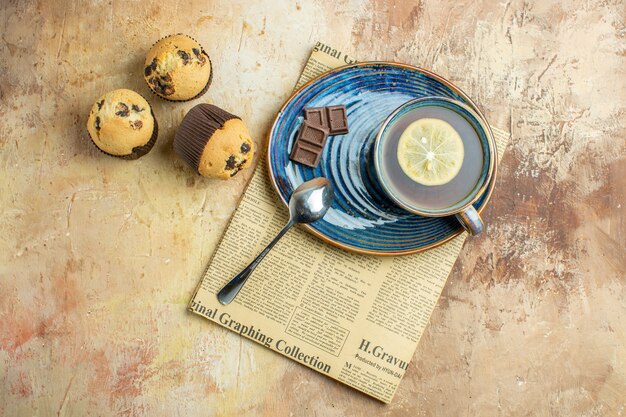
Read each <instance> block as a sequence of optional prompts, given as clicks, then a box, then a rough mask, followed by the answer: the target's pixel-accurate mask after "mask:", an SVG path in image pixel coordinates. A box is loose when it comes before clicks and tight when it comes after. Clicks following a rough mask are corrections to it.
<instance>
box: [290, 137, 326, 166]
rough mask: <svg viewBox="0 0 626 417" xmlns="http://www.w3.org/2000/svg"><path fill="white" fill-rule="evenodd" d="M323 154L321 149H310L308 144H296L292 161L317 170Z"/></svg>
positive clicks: (292, 153)
mask: <svg viewBox="0 0 626 417" xmlns="http://www.w3.org/2000/svg"><path fill="white" fill-rule="evenodd" d="M321 157H322V152H320V150H319V148H314V147H309V146H307V145H306V144H302V143H298V142H296V143H295V144H294V146H293V151H291V156H290V157H289V159H291V160H292V161H294V162H298V163H299V164H302V165H306V166H308V167H311V168H315V167H316V166H317V164H319V163H320V159H321Z"/></svg>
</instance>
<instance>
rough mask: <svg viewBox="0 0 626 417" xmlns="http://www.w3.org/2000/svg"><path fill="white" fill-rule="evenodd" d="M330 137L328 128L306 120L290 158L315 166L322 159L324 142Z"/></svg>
mask: <svg viewBox="0 0 626 417" xmlns="http://www.w3.org/2000/svg"><path fill="white" fill-rule="evenodd" d="M327 138H328V129H324V128H323V127H320V126H316V125H314V124H311V123H309V122H308V121H306V120H305V121H304V122H303V123H302V125H301V126H300V130H299V131H298V136H297V137H296V141H295V143H294V144H293V149H292V150H291V155H290V156H289V159H291V160H292V161H294V162H298V163H300V164H303V165H306V166H309V167H312V168H315V167H316V166H317V164H318V163H319V161H320V158H321V156H322V152H323V150H324V144H325V143H326V139H327Z"/></svg>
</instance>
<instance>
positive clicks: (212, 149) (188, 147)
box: [174, 104, 254, 179]
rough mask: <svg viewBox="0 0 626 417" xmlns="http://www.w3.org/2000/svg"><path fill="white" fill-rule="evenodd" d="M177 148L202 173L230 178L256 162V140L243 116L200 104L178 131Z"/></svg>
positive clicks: (175, 147) (203, 174) (186, 117)
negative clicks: (253, 138) (254, 159)
mask: <svg viewBox="0 0 626 417" xmlns="http://www.w3.org/2000/svg"><path fill="white" fill-rule="evenodd" d="M174 150H175V151H176V153H177V154H178V155H179V156H180V157H181V158H182V159H183V160H184V161H185V162H187V163H188V164H189V165H190V166H191V167H192V168H193V169H195V170H196V171H197V172H198V173H199V174H200V175H202V176H204V177H209V178H221V179H228V178H231V177H233V176H234V175H235V174H237V173H238V172H239V171H240V170H242V169H244V168H248V167H249V166H250V165H251V164H252V159H253V157H254V142H253V141H252V138H250V134H249V133H248V129H247V128H246V125H245V124H244V123H243V121H242V120H241V119H240V118H239V117H237V116H235V115H233V114H230V113H228V112H227V111H225V110H222V109H220V108H219V107H217V106H213V105H211V104H198V105H197V106H195V107H193V108H192V109H191V110H189V112H188V113H187V114H186V115H185V118H184V119H183V121H182V122H181V124H180V127H179V128H178V130H177V131H176V137H175V138H174Z"/></svg>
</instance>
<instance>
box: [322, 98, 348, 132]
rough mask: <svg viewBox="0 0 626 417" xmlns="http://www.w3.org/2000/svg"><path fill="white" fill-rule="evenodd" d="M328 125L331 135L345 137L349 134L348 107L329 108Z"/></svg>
mask: <svg viewBox="0 0 626 417" xmlns="http://www.w3.org/2000/svg"><path fill="white" fill-rule="evenodd" d="M326 113H327V115H328V125H329V134H330V135H343V134H346V133H348V116H347V114H346V106H343V105H341V106H327V107H326Z"/></svg>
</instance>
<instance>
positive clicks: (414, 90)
mask: <svg viewBox="0 0 626 417" xmlns="http://www.w3.org/2000/svg"><path fill="white" fill-rule="evenodd" d="M427 96H440V97H449V98H452V99H456V100H459V101H461V102H464V103H466V104H467V105H469V106H470V107H471V108H472V109H473V110H475V111H476V112H477V113H478V114H479V115H480V114H481V113H480V111H479V110H478V108H477V107H476V106H475V104H474V103H472V101H471V100H470V99H469V98H468V97H467V96H466V95H465V94H464V93H463V92H462V91H461V90H459V89H458V88H457V87H455V86H454V85H452V84H451V83H450V82H449V81H446V80H445V79H443V78H441V77H439V76H437V75H435V74H433V73H430V72H428V71H425V70H423V69H420V68H417V67H412V66H409V65H404V64H396V63H389V62H363V63H359V64H355V65H350V66H347V67H342V68H338V69H336V70H333V71H330V72H327V73H325V74H324V75H322V76H320V77H319V78H316V79H315V80H312V81H311V82H309V83H308V84H305V85H304V86H302V87H301V88H300V89H299V90H298V91H296V92H295V93H294V94H293V95H292V96H291V98H290V99H289V100H287V102H286V103H285V105H284V106H283V108H282V109H281V110H280V112H279V113H278V115H277V116H276V119H275V120H274V124H273V126H272V129H271V130H270V132H269V139H268V153H267V159H268V161H267V162H268V167H269V175H270V179H271V182H272V184H273V185H274V187H275V188H276V190H277V191H278V195H279V196H280V198H281V200H282V201H283V203H284V204H285V205H287V201H288V200H289V196H290V195H291V193H292V192H293V190H294V189H295V188H296V187H297V186H298V185H300V184H301V183H302V182H304V181H306V180H309V179H311V178H314V177H320V176H323V177H326V178H328V179H329V180H330V182H331V183H332V184H333V185H334V187H335V200H334V202H333V205H332V207H331V208H330V210H329V211H328V213H327V214H326V215H325V216H324V218H323V219H322V220H319V221H317V222H315V223H313V224H311V225H307V226H305V227H306V228H307V229H308V230H309V231H311V232H312V233H313V234H315V235H316V236H318V237H320V238H322V239H323V240H325V241H326V242H328V243H330V244H332V245H335V246H338V247H340V248H343V249H346V250H349V251H353V252H358V253H363V254H371V255H405V254H410V253H416V252H421V251H424V250H426V249H430V248H433V247H435V246H438V245H441V244H442V243H445V242H447V241H448V240H450V239H452V238H454V237H455V236H457V235H459V234H460V233H461V232H462V231H463V228H462V227H461V225H460V224H459V222H458V221H457V220H456V219H455V218H454V216H450V217H422V216H419V215H416V214H412V213H409V212H407V211H405V210H403V209H401V208H399V207H397V206H395V205H394V204H393V203H392V202H391V201H390V200H389V199H388V198H387V197H386V196H385V195H384V193H383V192H382V190H381V189H380V187H379V186H378V184H377V183H376V181H375V180H374V179H373V178H372V165H373V161H371V160H370V157H369V155H370V146H371V145H372V144H373V142H374V139H375V137H376V134H377V133H378V130H379V128H380V126H381V125H382V123H383V121H384V120H385V119H386V118H387V116H389V115H390V114H391V113H392V112H393V111H394V110H395V109H396V108H398V107H399V106H400V105H401V104H403V103H405V102H407V101H409V100H412V99H415V98H420V97H427ZM339 104H343V105H345V106H346V109H347V113H348V124H349V128H350V132H349V133H348V134H346V135H341V136H330V137H329V138H328V141H327V142H326V146H325V148H324V152H323V154H322V158H321V161H320V163H319V165H318V166H317V168H309V167H306V166H303V165H300V164H296V163H293V162H292V161H290V160H289V153H290V152H291V149H292V146H293V143H294V141H295V137H296V135H297V132H298V129H299V127H300V124H301V123H302V120H303V118H302V113H303V109H304V108H306V107H322V106H331V105H339ZM481 117H482V115H481ZM494 180H495V171H494V176H493V177H492V181H491V183H490V184H489V186H488V188H487V190H486V191H485V193H484V195H483V196H482V197H481V198H480V199H478V201H476V203H475V204H474V207H475V208H476V209H477V210H478V211H479V212H480V211H482V209H483V208H484V206H485V204H486V203H487V201H488V200H489V197H490V196H491V192H492V190H493V183H494Z"/></svg>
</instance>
